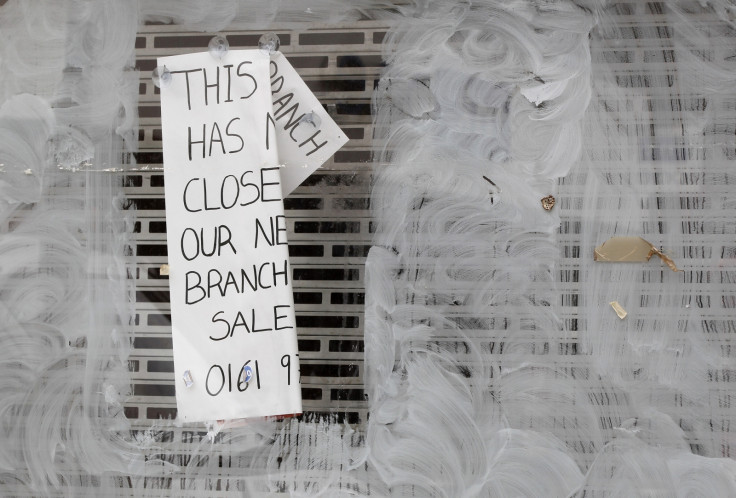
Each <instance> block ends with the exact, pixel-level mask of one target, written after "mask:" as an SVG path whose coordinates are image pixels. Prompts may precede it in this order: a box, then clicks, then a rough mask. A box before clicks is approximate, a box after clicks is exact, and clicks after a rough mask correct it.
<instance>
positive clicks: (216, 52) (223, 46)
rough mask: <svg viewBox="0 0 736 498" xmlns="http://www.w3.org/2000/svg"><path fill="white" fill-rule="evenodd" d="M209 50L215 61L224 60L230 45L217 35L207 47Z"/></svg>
mask: <svg viewBox="0 0 736 498" xmlns="http://www.w3.org/2000/svg"><path fill="white" fill-rule="evenodd" d="M207 50H208V51H209V53H210V55H211V56H212V57H214V58H215V59H222V58H223V57H225V54H226V53H227V51H228V50H230V43H228V41H227V39H226V38H225V37H224V36H220V35H215V36H213V37H212V39H211V40H210V43H209V44H208V45H207Z"/></svg>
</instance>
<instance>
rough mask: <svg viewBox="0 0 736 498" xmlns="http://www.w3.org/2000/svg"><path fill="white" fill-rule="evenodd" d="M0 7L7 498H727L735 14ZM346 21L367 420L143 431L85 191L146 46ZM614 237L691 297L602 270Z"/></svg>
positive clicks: (108, 164) (100, 231)
mask: <svg viewBox="0 0 736 498" xmlns="http://www.w3.org/2000/svg"><path fill="white" fill-rule="evenodd" d="M0 3H2V5H0V38H1V39H2V43H0V61H1V68H2V71H0V101H1V102H2V107H0V164H2V166H0V232H1V233H2V235H1V236H0V262H1V263H0V394H1V395H0V489H2V494H4V495H18V496H23V495H25V496H28V495H31V496H59V495H61V496H64V495H68V496H130V495H135V496H161V495H167V496H168V495H172V494H176V495H177V496H192V497H205V496H212V495H213V494H220V495H223V496H243V495H245V496H259V495H262V496H269V495H273V494H276V493H282V494H289V495H292V496H333V495H349V496H353V495H371V496H388V495H391V496H452V497H454V496H576V495H577V496H583V495H585V496H590V495H597V496H639V495H646V496H692V495H706V496H731V495H736V489H735V488H736V483H735V482H734V479H733V475H734V472H736V468H734V465H735V464H734V462H733V460H732V459H731V453H730V448H731V443H732V441H733V436H732V435H731V431H730V427H731V422H732V421H733V422H736V420H733V419H734V416H733V415H732V413H733V409H732V407H731V404H730V398H731V393H732V391H733V387H732V384H733V382H732V380H731V372H732V371H733V368H734V356H735V355H736V350H735V352H733V353H732V352H731V349H732V348H731V346H730V339H729V337H730V333H731V332H732V330H733V319H732V316H731V315H732V312H731V311H732V309H733V308H734V307H736V304H734V300H733V296H732V294H733V293H732V292H731V288H732V284H733V282H734V279H736V276H734V274H733V273H734V272H733V271H731V270H732V268H733V264H732V262H733V261H734V259H736V249H734V247H733V240H732V239H733V234H734V233H736V230H735V229H734V222H733V216H732V213H733V209H734V208H735V207H736V204H734V202H733V195H732V191H733V183H734V180H733V178H732V175H731V173H730V171H731V170H732V165H733V161H734V160H735V159H736V152H734V151H735V150H736V145H735V144H734V136H736V134H735V133H734V125H733V123H734V122H736V115H735V114H736V111H734V106H733V98H732V95H731V93H732V88H733V83H734V80H736V67H734V61H736V58H734V53H733V43H730V40H732V39H733V33H734V32H736V27H735V26H734V24H733V21H732V19H733V14H734V12H733V7H732V6H731V5H730V4H729V3H728V2H725V1H716V2H701V3H703V5H699V4H695V3H692V4H690V3H686V2H672V3H668V4H667V6H664V5H660V4H658V3H646V2H633V3H631V2H628V3H610V4H609V3H606V4H603V3H599V2H596V1H585V2H564V1H563V2H554V3H551V2H541V1H529V2H521V1H514V2H504V1H501V0H498V1H491V0H483V1H479V2H473V3H472V5H471V4H470V3H463V2H456V1H449V0H447V1H433V2H416V3H415V4H406V5H401V6H393V7H392V8H391V9H386V8H385V7H386V5H385V4H384V3H382V2H374V1H369V0H364V1H360V2H352V3H351V9H345V8H344V7H345V6H344V3H343V2H336V1H332V0H320V1H315V2H310V6H309V8H308V9H307V8H306V7H305V6H304V5H303V3H302V2H297V1H293V2H291V1H290V2H278V3H277V2H265V1H259V2H239V1H235V0H229V1H223V2H208V1H195V0H187V1H174V0H167V1H153V0H145V1H139V2H133V1H132V0H131V1H114V0H106V1H100V2H77V1H71V0H69V1H48V2H42V1H39V2H24V1H12V0H11V1H9V2H7V3H5V2H0ZM361 15H365V16H366V17H374V18H378V19H382V20H383V21H385V22H386V23H389V24H390V25H391V26H392V27H391V29H390V30H389V32H388V34H387V36H386V39H385V41H384V55H385V58H386V60H387V61H388V66H387V68H386V70H385V73H384V74H383V76H382V78H381V80H380V82H379V85H378V89H377V91H376V92H375V95H374V108H375V129H376V137H375V138H376V141H375V144H376V151H377V152H378V159H377V162H376V178H375V183H374V186H373V194H372V199H371V207H372V209H373V215H374V220H373V221H374V222H375V224H376V226H377V232H376V236H375V247H374V248H373V249H372V250H371V253H370V256H369V258H368V261H367V264H366V274H367V278H368V282H367V288H366V293H367V305H366V317H367V323H366V324H365V330H366V337H365V341H366V357H365V363H364V365H363V367H364V368H365V369H366V371H367V387H368V394H369V397H370V419H369V421H368V422H367V424H366V425H364V426H358V427H352V426H350V425H349V424H347V423H343V422H338V421H337V420H336V419H325V418H321V417H305V418H303V419H299V420H298V419H291V420H288V421H285V422H278V423H274V422H272V421H253V422H249V423H248V424H247V425H245V426H242V427H233V428H229V429H224V430H222V431H220V432H218V431H217V430H216V429H214V428H208V429H210V430H207V429H205V428H203V427H199V426H196V427H179V426H177V425H176V422H172V421H160V422H159V423H156V424H154V425H153V426H151V427H145V428H141V427H137V428H136V429H135V430H133V429H132V428H131V426H130V423H129V421H128V420H127V419H126V418H125V417H124V415H123V411H122V404H123V403H124V401H125V399H126V398H127V397H128V396H130V394H131V393H130V383H131V378H130V374H129V372H128V371H127V360H128V358H129V354H130V352H131V342H130V341H131V334H130V331H129V326H128V325H129V323H130V319H131V317H132V316H133V314H134V310H133V309H132V307H131V305H130V303H131V299H130V291H131V289H130V284H129V281H128V280H127V276H128V275H127V270H126V257H125V247H126V245H127V244H128V243H129V237H130V232H131V231H132V222H133V220H132V217H131V216H130V215H129V214H127V215H126V213H123V212H121V211H120V210H119V206H120V205H121V204H122V203H123V198H122V193H121V192H122V191H121V187H120V185H121V182H120V179H119V178H118V177H116V176H113V175H109V174H96V173H92V172H90V171H86V170H90V169H110V168H117V167H120V166H124V165H123V164H121V162H122V160H121V159H122V157H123V152H124V151H125V152H130V151H133V150H135V141H136V136H137V134H136V132H137V130H136V128H137V124H138V123H137V116H136V113H137V109H136V108H137V90H138V89H137V85H138V81H137V78H138V76H137V74H135V73H134V72H132V71H130V70H129V68H130V67H132V65H133V54H134V50H133V46H134V41H135V33H136V29H137V27H138V25H139V24H140V23H142V22H163V23H175V24H178V25H179V26H180V27H182V29H188V30H196V31H214V30H226V29H237V28H245V27H251V28H253V27H257V29H261V28H262V27H263V26H264V25H267V24H269V25H275V24H277V23H281V24H280V25H284V26H291V27H297V28H299V27H305V26H308V25H309V24H307V23H315V22H318V23H329V22H334V21H337V20H350V19H358V18H359V17H360V16H361ZM619 21H622V22H620V23H619ZM653 21H656V23H653ZM29 40H32V42H29ZM484 178H486V179H490V180H492V181H491V182H489V181H486V180H484ZM549 194H554V197H555V198H556V199H557V204H556V206H555V208H554V209H553V210H552V211H549V212H547V211H544V210H543V209H542V207H541V205H540V201H539V200H540V199H541V198H543V197H545V196H547V195H549ZM613 236H642V237H645V238H646V239H647V240H650V241H652V243H654V244H656V245H658V246H659V245H662V246H663V247H665V248H672V250H673V251H675V252H676V254H673V255H672V256H673V257H674V259H675V260H676V261H677V262H678V266H679V265H682V268H683V269H684V272H682V273H674V272H670V271H669V270H668V269H666V268H664V267H662V268H656V265H655V263H653V262H652V263H651V265H652V266H655V269H652V268H649V267H647V268H646V269H642V268H641V267H640V266H632V267H627V266H621V265H601V264H595V263H594V261H593V257H592V256H593V249H594V248H595V247H596V246H597V245H599V244H600V243H602V242H603V241H605V240H607V239H608V238H609V237H613ZM614 299H616V300H619V301H620V302H621V304H622V306H624V308H625V309H626V310H627V311H628V313H629V315H628V316H627V318H626V319H625V320H620V319H619V318H618V317H617V316H616V314H615V313H613V312H611V310H610V309H609V308H608V303H609V302H610V301H612V300H614Z"/></svg>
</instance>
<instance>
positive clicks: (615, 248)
mask: <svg viewBox="0 0 736 498" xmlns="http://www.w3.org/2000/svg"><path fill="white" fill-rule="evenodd" d="M654 255H657V256H659V259H661V260H662V261H663V262H664V264H666V265H667V266H668V267H669V268H670V270H672V271H682V270H678V269H677V266H676V265H675V262H674V261H672V258H670V257H669V256H667V255H666V254H664V253H663V252H662V251H660V250H659V249H657V248H656V247H655V246H654V244H652V243H651V242H649V241H647V240H644V239H643V238H641V237H611V238H610V239H608V240H607V241H605V242H604V243H603V244H601V245H600V246H598V247H596V248H595V253H594V255H593V259H594V260H595V261H602V262H609V263H631V262H645V261H649V260H650V259H651V257H652V256H654Z"/></svg>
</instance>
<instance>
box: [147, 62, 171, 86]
mask: <svg viewBox="0 0 736 498" xmlns="http://www.w3.org/2000/svg"><path fill="white" fill-rule="evenodd" d="M151 79H153V84H154V85H156V86H157V87H158V88H164V87H166V86H168V85H169V83H171V72H170V71H169V70H168V68H167V67H166V66H157V67H156V68H155V69H154V70H153V71H152V72H151Z"/></svg>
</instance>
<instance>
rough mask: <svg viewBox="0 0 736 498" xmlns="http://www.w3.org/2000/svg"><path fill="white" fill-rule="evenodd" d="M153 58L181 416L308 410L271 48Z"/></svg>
mask: <svg viewBox="0 0 736 498" xmlns="http://www.w3.org/2000/svg"><path fill="white" fill-rule="evenodd" d="M158 64H159V66H164V65H165V66H166V67H167V68H168V70H169V71H170V72H171V76H172V78H171V82H170V83H169V84H168V85H167V86H165V87H163V88H161V122H162V128H163V151H164V176H165V185H166V188H165V196H166V223H167V238H168V239H167V245H168V254H169V268H170V269H169V285H170V289H171V311H172V336H173V343H174V370H175V379H176V400H177V407H178V417H179V419H180V420H182V421H184V422H200V421H207V420H216V419H235V418H247V417H259V416H271V415H283V414H294V413H301V411H302V407H301V389H300V385H299V357H298V349H297V340H296V323H295V318H294V304H293V295H292V287H291V268H290V266H289V253H288V247H287V241H286V219H285V217H284V208H283V194H282V185H281V179H280V171H279V170H280V169H281V168H279V162H278V153H277V143H276V139H275V132H276V126H277V123H279V120H278V119H277V118H276V117H275V116H274V114H273V109H272V97H271V88H270V86H269V81H270V78H269V75H270V71H269V69H270V58H269V56H268V54H266V53H264V52H262V51H260V50H231V51H229V52H228V53H227V54H226V55H225V56H224V57H223V58H222V59H220V60H217V59H214V58H213V57H212V56H211V55H210V54H209V53H198V54H188V55H180V56H172V57H162V58H160V59H159V60H158ZM296 133H297V131H294V135H296ZM318 136H319V135H318ZM318 136H317V137H312V138H313V139H314V140H315V141H316V139H317V138H318ZM305 147H306V145H305Z"/></svg>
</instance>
